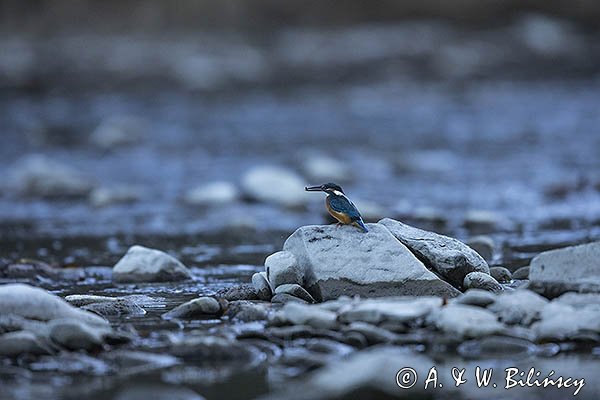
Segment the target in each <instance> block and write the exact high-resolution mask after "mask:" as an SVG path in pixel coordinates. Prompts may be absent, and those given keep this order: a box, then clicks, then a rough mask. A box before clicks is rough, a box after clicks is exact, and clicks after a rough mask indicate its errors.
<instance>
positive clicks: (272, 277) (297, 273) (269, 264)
mask: <svg viewBox="0 0 600 400" xmlns="http://www.w3.org/2000/svg"><path fill="white" fill-rule="evenodd" d="M265 270H266V272H267V279H268V282H269V283H270V284H271V288H273V289H275V288H277V286H279V285H284V284H288V283H297V284H298V285H300V286H302V285H303V284H304V269H303V268H302V267H300V265H299V264H298V260H297V259H296V256H294V254H292V253H290V252H289V251H278V252H277V253H273V254H271V255H270V256H268V257H267V258H266V259H265Z"/></svg>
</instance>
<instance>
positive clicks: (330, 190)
mask: <svg viewBox="0 0 600 400" xmlns="http://www.w3.org/2000/svg"><path fill="white" fill-rule="evenodd" d="M304 190H306V191H307V192H325V193H327V194H344V190H343V189H342V187H341V186H340V185H336V184H335V183H324V184H322V185H317V186H307V187H305V188H304Z"/></svg>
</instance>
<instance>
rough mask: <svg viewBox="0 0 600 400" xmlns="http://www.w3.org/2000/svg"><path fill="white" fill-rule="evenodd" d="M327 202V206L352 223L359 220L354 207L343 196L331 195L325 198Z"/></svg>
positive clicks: (358, 214)
mask: <svg viewBox="0 0 600 400" xmlns="http://www.w3.org/2000/svg"><path fill="white" fill-rule="evenodd" d="M327 201H328V202H329V206H330V207H331V208H332V209H333V210H334V211H337V212H340V213H344V214H346V215H348V216H349V217H350V218H351V219H352V220H353V221H357V220H359V219H360V218H361V216H360V213H359V212H358V210H357V209H356V206H355V205H354V204H353V203H352V202H351V201H350V200H348V199H347V198H346V197H345V196H337V195H333V194H332V195H329V196H327Z"/></svg>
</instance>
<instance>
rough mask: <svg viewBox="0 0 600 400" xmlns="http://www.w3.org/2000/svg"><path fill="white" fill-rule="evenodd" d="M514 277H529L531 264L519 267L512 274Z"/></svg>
mask: <svg viewBox="0 0 600 400" xmlns="http://www.w3.org/2000/svg"><path fill="white" fill-rule="evenodd" d="M512 277H513V279H529V265H527V266H525V267H521V268H519V269H517V270H516V271H515V272H513V274H512Z"/></svg>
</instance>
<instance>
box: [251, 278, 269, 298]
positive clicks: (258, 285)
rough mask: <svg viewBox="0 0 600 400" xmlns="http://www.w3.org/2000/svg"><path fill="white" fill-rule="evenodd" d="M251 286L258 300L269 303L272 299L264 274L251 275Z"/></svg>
mask: <svg viewBox="0 0 600 400" xmlns="http://www.w3.org/2000/svg"><path fill="white" fill-rule="evenodd" d="M252 285H254V289H255V290H256V294H257V297H258V299H259V300H264V301H270V300H271V297H273V293H272V292H271V287H270V286H269V281H268V280H267V273H266V272H257V273H255V274H254V275H252Z"/></svg>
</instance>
